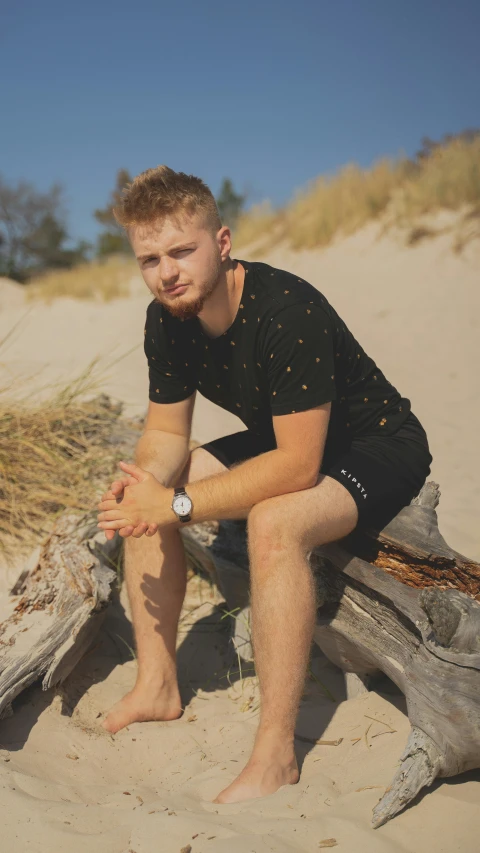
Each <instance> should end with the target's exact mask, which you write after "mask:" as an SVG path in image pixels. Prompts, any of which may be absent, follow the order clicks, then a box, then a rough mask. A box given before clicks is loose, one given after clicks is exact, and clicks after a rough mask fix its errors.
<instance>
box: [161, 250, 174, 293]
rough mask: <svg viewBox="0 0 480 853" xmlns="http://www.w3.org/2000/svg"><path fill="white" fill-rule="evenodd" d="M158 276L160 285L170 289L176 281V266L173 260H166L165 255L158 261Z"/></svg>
mask: <svg viewBox="0 0 480 853" xmlns="http://www.w3.org/2000/svg"><path fill="white" fill-rule="evenodd" d="M159 274H160V279H161V282H162V285H163V286H164V287H171V286H172V285H173V284H175V282H176V281H177V279H178V266H177V263H176V261H175V260H174V259H173V258H168V257H166V256H165V255H164V256H163V258H161V260H160V264H159Z"/></svg>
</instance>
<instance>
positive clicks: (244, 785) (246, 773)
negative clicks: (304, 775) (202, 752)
mask: <svg viewBox="0 0 480 853" xmlns="http://www.w3.org/2000/svg"><path fill="white" fill-rule="evenodd" d="M256 752H257V750H254V754H253V755H252V757H251V758H250V761H249V762H248V764H247V766H246V767H245V768H244V770H242V772H241V773H240V776H238V777H237V779H235V781H234V782H232V784H231V785H229V786H228V788H225V789H224V790H223V791H221V792H220V794H219V795H218V797H217V798H216V799H215V800H214V801H213V802H214V803H240V802H242V801H243V800H251V799H255V798H257V797H267V796H268V795H269V794H274V793H275V791H278V789H279V788H281V787H282V785H295V784H296V783H297V782H298V780H299V778H300V774H299V772H298V764H297V759H296V758H295V753H294V751H293V747H290V748H288V747H283V748H282V747H280V748H279V749H278V750H277V752H276V754H275V753H273V752H271V751H270V750H269V751H268V752H269V753H270V754H268V753H264V754H263V755H262V753H261V751H260V750H259V751H258V757H256V755H255V753H256Z"/></svg>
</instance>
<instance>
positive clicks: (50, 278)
mask: <svg viewBox="0 0 480 853" xmlns="http://www.w3.org/2000/svg"><path fill="white" fill-rule="evenodd" d="M135 274H138V265H137V263H136V262H135V261H134V260H130V259H125V258H123V257H115V256H113V257H112V258H111V259H110V260H109V261H108V262H104V263H99V262H92V263H88V264H80V265H79V266H78V267H74V268H73V269H70V270H52V271H51V272H49V273H46V274H45V275H43V276H41V277H39V278H37V279H32V281H31V283H29V285H28V288H26V291H27V299H29V300H32V299H42V300H43V301H45V302H47V303H50V302H52V301H53V300H54V299H58V297H61V296H69V297H71V298H73V299H96V300H98V301H101V302H109V301H110V300H112V299H117V298H118V297H122V296H129V295H130V291H129V280H130V278H131V277H132V276H134V275H135Z"/></svg>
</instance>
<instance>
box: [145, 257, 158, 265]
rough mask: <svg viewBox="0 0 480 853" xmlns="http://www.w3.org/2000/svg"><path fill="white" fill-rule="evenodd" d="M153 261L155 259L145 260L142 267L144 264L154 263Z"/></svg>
mask: <svg viewBox="0 0 480 853" xmlns="http://www.w3.org/2000/svg"><path fill="white" fill-rule="evenodd" d="M154 260H155V258H146V259H145V260H144V262H143V264H144V265H145V264H148V263H150V261H154Z"/></svg>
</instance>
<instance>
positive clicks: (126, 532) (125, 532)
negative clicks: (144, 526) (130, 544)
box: [118, 524, 133, 539]
mask: <svg viewBox="0 0 480 853" xmlns="http://www.w3.org/2000/svg"><path fill="white" fill-rule="evenodd" d="M118 532H119V533H120V536H121V537H122V539H126V538H127V536H131V535H132V533H133V524H130V525H128V526H127V527H121V528H120V530H119V531H118Z"/></svg>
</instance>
